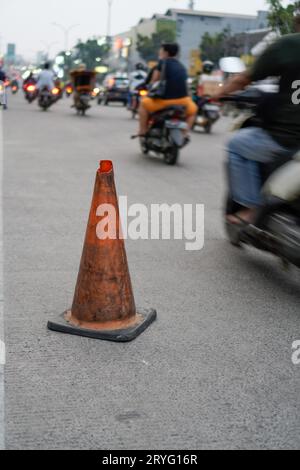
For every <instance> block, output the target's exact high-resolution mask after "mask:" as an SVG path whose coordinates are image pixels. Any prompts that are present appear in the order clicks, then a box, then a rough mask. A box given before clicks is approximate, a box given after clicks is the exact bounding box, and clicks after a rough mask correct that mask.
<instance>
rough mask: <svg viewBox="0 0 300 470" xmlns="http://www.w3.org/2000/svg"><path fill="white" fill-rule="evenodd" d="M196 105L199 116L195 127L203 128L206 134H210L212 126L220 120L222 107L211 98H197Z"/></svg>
mask: <svg viewBox="0 0 300 470" xmlns="http://www.w3.org/2000/svg"><path fill="white" fill-rule="evenodd" d="M196 104H197V106H198V114H197V117H196V120H195V123H194V126H193V129H195V128H196V127H202V128H203V129H204V131H205V133H206V134H210V133H211V130H212V126H213V125H214V124H215V123H216V122H217V121H218V120H219V119H220V117H221V111H220V106H219V105H218V104H217V103H214V102H213V101H212V100H211V99H210V98H209V97H207V98H201V97H197V100H196Z"/></svg>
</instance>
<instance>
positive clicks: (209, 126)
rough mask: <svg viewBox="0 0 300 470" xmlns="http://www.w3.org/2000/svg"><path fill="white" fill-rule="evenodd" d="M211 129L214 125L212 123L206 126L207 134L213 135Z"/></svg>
mask: <svg viewBox="0 0 300 470" xmlns="http://www.w3.org/2000/svg"><path fill="white" fill-rule="evenodd" d="M211 129H212V124H211V122H209V123H208V124H206V125H205V126H204V131H205V134H211Z"/></svg>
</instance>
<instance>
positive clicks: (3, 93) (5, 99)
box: [0, 81, 7, 109]
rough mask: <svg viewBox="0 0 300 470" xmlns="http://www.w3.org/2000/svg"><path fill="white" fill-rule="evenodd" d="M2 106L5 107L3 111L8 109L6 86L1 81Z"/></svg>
mask: <svg viewBox="0 0 300 470" xmlns="http://www.w3.org/2000/svg"><path fill="white" fill-rule="evenodd" d="M0 106H3V109H7V96H6V86H5V83H4V82H3V81H0Z"/></svg>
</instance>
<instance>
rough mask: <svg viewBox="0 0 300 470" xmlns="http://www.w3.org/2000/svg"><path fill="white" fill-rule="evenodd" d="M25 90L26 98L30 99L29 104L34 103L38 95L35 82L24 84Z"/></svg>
mask: <svg viewBox="0 0 300 470" xmlns="http://www.w3.org/2000/svg"><path fill="white" fill-rule="evenodd" d="M23 91H24V95H25V99H26V100H27V101H28V103H29V104H30V103H33V101H34V100H35V99H36V98H37V96H38V90H37V87H36V85H35V84H34V83H28V84H25V85H24V86H23Z"/></svg>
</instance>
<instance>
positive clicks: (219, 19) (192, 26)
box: [166, 9, 268, 67]
mask: <svg viewBox="0 0 300 470" xmlns="http://www.w3.org/2000/svg"><path fill="white" fill-rule="evenodd" d="M166 15H167V16H170V17H171V18H172V19H174V20H175V21H176V25H177V42H178V43H179V44H180V47H181V60H182V61H183V63H184V64H185V66H186V67H189V61H190V51H191V50H193V49H197V48H199V47H200V44H201V40H202V37H203V36H204V34H205V33H209V34H216V33H220V32H221V31H224V29H229V30H230V31H231V33H232V34H238V33H243V32H247V31H250V30H256V29H262V28H266V27H267V23H268V18H267V17H268V12H265V11H259V12H258V14H257V16H251V15H238V14H231V13H213V12H205V11H195V10H176V9H171V10H168V11H167V13H166Z"/></svg>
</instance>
